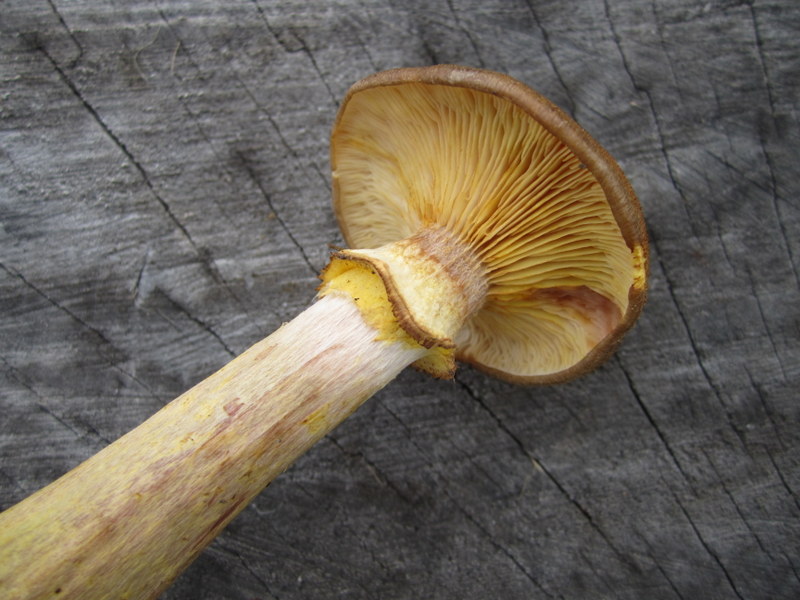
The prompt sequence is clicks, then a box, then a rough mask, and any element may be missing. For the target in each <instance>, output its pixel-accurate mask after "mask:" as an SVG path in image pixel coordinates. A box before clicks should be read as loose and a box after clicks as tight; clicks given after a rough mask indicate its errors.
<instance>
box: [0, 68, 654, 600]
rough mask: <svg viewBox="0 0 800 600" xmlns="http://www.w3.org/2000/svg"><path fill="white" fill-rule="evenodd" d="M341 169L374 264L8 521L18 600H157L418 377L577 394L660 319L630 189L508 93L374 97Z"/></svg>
mask: <svg viewBox="0 0 800 600" xmlns="http://www.w3.org/2000/svg"><path fill="white" fill-rule="evenodd" d="M331 163H332V169H333V183H334V209H335V212H336V216H337V218H338V220H339V223H340V226H341V228H342V231H343V234H344V237H345V239H346V241H347V242H348V244H349V245H350V246H351V247H355V248H360V249H356V250H341V251H337V252H335V253H334V254H333V255H332V258H331V261H330V263H329V265H328V266H327V267H326V268H325V270H324V271H323V273H322V274H321V279H322V284H321V286H320V289H319V297H318V300H317V302H316V303H314V304H313V305H312V306H311V307H310V308H308V309H307V310H306V311H304V312H303V313H301V314H300V315H299V316H298V317H296V318H295V319H294V320H293V321H291V322H290V323H288V324H285V325H283V326H282V327H281V328H280V329H278V330H277V331H276V332H275V333H273V334H272V335H270V336H269V337H267V338H266V339H264V340H262V341H261V342H258V343H257V344H255V345H254V346H253V347H251V348H250V349H249V350H247V351H246V352H244V353H243V354H242V355H240V356H239V357H237V358H236V359H234V360H233V361H232V362H231V363H229V364H228V365H226V366H225V367H223V368H222V369H221V370H220V371H218V372H217V373H215V374H213V375H212V376H210V377H209V378H208V379H206V380H205V381H203V382H201V383H199V384H198V385H196V386H195V387H194V388H192V389H190V390H189V391H188V392H186V393H184V394H183V395H181V396H179V397H178V398H177V399H176V400H174V401H173V402H171V403H170V404H168V405H167V406H165V407H164V408H163V409H162V410H160V411H159V412H158V413H156V414H155V415H154V416H152V417H151V418H150V419H148V420H147V421H145V422H144V423H143V424H142V425H140V426H139V427H137V428H136V429H134V430H133V431H131V432H130V433H128V434H127V435H125V436H123V437H122V438H120V439H119V440H117V441H116V442H114V443H113V444H111V445H110V446H108V447H107V448H105V449H104V450H102V451H101V452H99V453H98V454H97V455H95V456H94V457H92V458H90V459H89V460H87V461H86V462H84V463H83V464H81V465H79V466H78V467H76V468H75V469H73V470H72V471H70V472H69V473H67V474H66V475H64V476H63V477H61V478H60V479H58V480H57V481H55V482H53V483H52V484H50V485H49V486H47V487H45V488H43V489H42V490H40V491H38V492H37V493H35V494H33V495H32V496H30V497H29V498H27V499H25V500H23V501H22V502H20V503H19V504H17V505H16V506H14V507H12V508H10V509H9V510H7V511H6V512H4V513H2V514H0V590H2V592H3V593H2V596H3V597H4V598H40V597H42V598H43V597H50V596H53V595H58V596H59V597H60V598H82V599H87V598H107V597H125V598H151V597H155V596H157V595H158V594H159V593H160V592H161V591H162V590H163V589H164V588H165V587H166V586H167V585H169V583H170V582H171V581H172V579H174V577H176V576H177V575H178V574H179V573H180V572H181V571H182V570H183V569H184V568H185V567H186V566H187V565H188V564H189V563H190V562H191V561H192V560H193V559H194V558H195V557H196V556H197V555H198V554H199V553H200V551H201V550H202V549H203V548H204V547H205V546H206V545H207V544H208V543H209V542H210V541H211V540H212V539H213V538H214V537H215V536H216V535H217V534H218V533H219V532H220V531H221V530H222V529H223V528H224V527H225V525H226V524H227V523H228V522H229V521H230V520H231V519H233V517H234V516H235V515H236V514H237V513H238V512H239V511H240V510H241V509H242V508H243V507H244V506H245V505H246V504H247V502H248V501H249V500H251V499H252V498H253V497H254V496H255V495H256V494H257V493H259V492H260V491H261V490H262V489H263V488H264V487H265V486H266V485H267V484H268V483H269V482H270V481H272V479H273V478H274V477H276V476H277V475H278V474H280V473H281V472H282V471H284V470H285V469H286V468H288V466H289V465H290V464H291V463H292V462H293V461H294V460H295V459H296V458H297V457H298V456H300V455H301V454H302V453H303V452H305V451H306V450H307V449H308V448H309V447H310V446H311V445H312V444H313V443H314V442H316V441H317V440H318V439H319V438H321V437H322V436H323V435H325V434H326V433H327V432H329V431H330V430H331V429H332V428H333V427H335V426H336V425H337V424H338V423H340V422H341V421H342V420H343V419H344V418H346V417H347V416H348V415H349V414H350V413H351V412H352V411H354V410H355V409H356V408H358V406H360V405H361V404H362V403H363V402H364V401H365V400H366V399H367V398H369V397H370V396H371V395H373V394H374V393H375V392H376V391H378V390H379V389H381V388H382V387H384V386H385V385H386V384H387V383H389V382H390V381H391V380H392V379H393V378H394V377H395V376H396V375H397V374H398V373H399V372H400V371H401V370H402V369H403V368H405V367H406V366H407V365H409V364H412V363H413V364H414V365H415V366H416V367H418V368H420V369H422V370H424V371H427V372H429V373H431V374H432V375H434V376H436V377H443V378H447V377H452V376H453V373H454V371H455V361H456V359H458V360H463V361H466V362H469V363H472V364H474V365H475V366H476V367H478V368H480V369H483V370H485V371H487V372H489V373H491V374H493V375H496V376H498V377H501V378H504V379H507V380H510V381H514V382H521V383H551V382H560V381H565V380H567V379H569V378H572V377H575V376H577V375H579V374H581V373H584V372H586V371H588V370H590V369H592V368H593V367H595V366H596V365H598V364H599V363H600V362H601V361H602V360H603V359H605V358H606V357H607V356H608V355H609V354H610V353H611V352H612V351H613V349H614V348H615V347H616V345H617V344H618V342H619V340H620V338H621V336H622V334H623V333H624V332H625V331H626V330H627V329H628V328H629V327H630V326H631V325H632V324H633V322H634V321H635V320H636V318H637V316H638V315H639V313H640V311H641V309H642V305H643V303H644V300H645V293H646V279H647V239H646V234H645V228H644V222H643V219H642V216H641V210H640V207H639V204H638V202H637V200H636V197H635V195H634V193H633V190H632V189H631V187H630V185H629V184H628V182H627V180H626V179H625V176H624V175H623V174H622V172H621V170H620V169H619V167H618V166H617V164H616V163H615V162H614V160H613V159H612V158H611V157H610V156H609V155H608V154H607V153H606V152H605V151H604V150H603V149H602V148H601V147H600V145H599V144H598V143H597V142H596V141H594V140H593V139H592V138H591V137H590V136H589V135H588V134H587V133H586V132H585V131H584V130H583V129H581V128H580V127H579V126H578V125H577V124H576V123H575V122H574V121H572V120H571V119H570V118H569V117H568V116H567V115H565V114H564V113H563V112H562V111H560V110H559V109H558V108H556V107H555V106H554V105H553V104H551V103H550V102H548V101H547V100H546V99H544V98H543V97H541V96H540V95H539V94H537V93H536V92H534V91H532V90H530V89H529V88H527V87H525V86H524V85H522V84H521V83H519V82H517V81H515V80H513V79H511V78H509V77H506V76H503V75H500V74H497V73H492V72H489V71H482V70H476V69H470V68H464V67H456V66H444V65H441V66H434V67H427V68H411V69H396V70H391V71H386V72H383V73H379V74H376V75H373V76H371V77H367V78H366V79H364V80H362V81H360V82H358V83H356V84H355V85H354V86H353V87H352V88H351V89H350V91H349V92H348V94H347V96H346V98H345V100H344V102H343V104H342V106H341V108H340V110H339V114H338V117H337V119H336V123H335V125H334V129H333V133H332V138H331Z"/></svg>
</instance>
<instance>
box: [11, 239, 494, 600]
mask: <svg viewBox="0 0 800 600" xmlns="http://www.w3.org/2000/svg"><path fill="white" fill-rule="evenodd" d="M437 236H438V237H437ZM433 237H435V238H436V239H438V240H439V242H440V243H438V246H437V245H436V244H432V243H429V242H430V240H431V239H432V238H431V236H427V237H426V236H425V235H423V236H422V237H421V238H420V236H416V237H413V238H410V240H404V241H401V242H398V243H396V244H393V245H390V247H385V248H383V249H379V251H378V255H379V256H381V257H383V258H386V259H387V260H389V261H390V263H391V265H390V269H389V271H387V272H386V273H383V272H380V273H379V272H378V271H379V270H380V269H379V268H375V269H373V268H372V267H373V266H374V265H378V264H379V263H380V265H379V266H380V268H384V267H385V266H386V264H385V263H382V262H381V261H379V260H378V259H375V261H376V262H375V263H372V262H370V259H368V258H363V260H362V259H358V260H355V261H351V260H349V259H336V258H334V260H333V262H332V265H331V266H329V268H328V269H326V275H325V276H324V279H325V284H323V290H322V292H321V295H322V297H321V298H320V299H319V301H318V302H316V303H315V304H314V305H312V306H311V307H310V308H309V309H307V310H306V311H305V312H303V313H302V314H300V315H299V316H298V317H297V318H295V319H294V320H293V321H292V322H290V323H288V324H285V325H284V326H282V327H281V328H280V329H278V330H277V331H276V332H275V333H273V334H272V335H270V336H269V337H267V338H266V339H264V340H262V341H261V342H258V343H257V344H256V345H254V346H253V347H252V348H250V349H249V350H247V351H246V352H245V353H244V354H242V355H240V356H239V357H237V358H236V359H234V360H233V361H232V362H230V363H229V364H228V365H226V366H225V367H223V368H222V369H221V370H219V371H218V372H217V373H215V374H213V375H212V376H210V377H209V378H208V379H206V380H205V381H203V382H201V383H199V384H198V385H196V386H195V387H194V388H192V389H190V390H189V391H188V392H186V393H184V394H183V395H181V396H180V397H178V398H177V399H176V400H174V401H173V402H171V403H170V404H168V405H167V406H165V407H164V408H163V409H162V410H160V411H159V412H158V413H156V414H155V415H153V416H152V417H151V418H150V419H148V420H147V421H146V422H144V423H143V424H142V425H140V426H139V427H137V428H136V429H134V430H133V431H131V432H130V433H128V434H127V435H125V436H123V437H121V438H120V439H119V440H117V441H116V442H114V443H113V444H111V445H110V446H108V447H107V448H105V449H104V450H102V451H101V452H99V453H98V454H97V455H95V456H94V457H92V458H90V459H89V460H87V461H86V462H84V463H83V464H81V465H79V466H78V467H76V468H75V469H73V470H72V471H70V472H69V473H67V474H66V475H64V476H63V477H61V478H60V479H58V480H57V481H55V482H53V483H52V484H50V485H49V486H47V487H45V488H43V489H42V490H40V491H38V492H37V493H35V494H33V495H32V496H30V497H29V498H27V499H26V500H23V501H22V502H20V503H19V504H17V505H16V506H14V507H12V508H10V509H9V510H7V511H6V512H4V513H2V514H0V590H2V592H3V593H2V596H3V598H10V599H11V598H25V599H30V598H50V597H52V596H58V597H59V598H81V599H88V598H98V599H99V598H111V597H114V598H152V597H155V596H156V595H158V593H159V592H160V591H162V590H163V589H164V588H165V587H166V586H167V585H168V584H169V583H170V582H171V581H172V580H173V579H174V578H175V577H176V576H177V575H178V574H179V573H180V572H181V571H182V570H183V569H184V568H185V567H186V566H188V565H189V563H190V562H191V561H192V560H193V559H194V558H195V557H196V556H197V555H198V554H199V553H200V551H201V550H202V549H203V548H204V547H205V546H206V545H207V544H208V543H210V542H211V540H213V539H214V537H215V536H216V535H217V534H218V533H219V532H220V531H221V530H222V529H223V528H224V527H225V525H227V523H228V522H229V521H230V520H231V519H233V518H234V517H235V516H236V514H238V513H239V511H240V510H242V508H244V506H245V505H246V504H247V503H248V502H249V501H250V500H251V499H252V498H253V497H254V496H255V495H256V494H257V493H258V492H260V491H261V490H262V489H263V488H264V487H265V486H266V485H267V484H268V483H269V482H270V481H272V480H273V479H274V478H275V477H276V476H277V475H279V474H280V473H282V472H283V471H285V470H286V469H287V468H288V467H289V465H290V464H291V463H292V462H293V461H294V460H296V459H297V458H298V457H299V456H300V455H301V454H303V453H304V452H305V451H306V450H307V449H308V448H309V447H310V446H311V445H312V444H314V443H315V442H316V441H317V440H319V439H320V438H321V437H322V436H323V435H325V434H326V433H328V432H329V431H330V430H331V429H333V428H334V427H335V426H336V425H338V424H339V423H340V422H341V421H342V420H344V419H345V418H346V417H347V416H348V415H350V414H351V413H352V412H353V411H354V410H355V409H356V408H358V407H359V406H360V405H361V404H362V403H363V402H364V401H365V400H366V399H367V398H369V397H370V396H372V395H373V394H374V393H375V392H377V391H378V390H380V389H381V388H382V387H384V386H385V385H386V384H387V383H389V382H390V381H391V380H392V379H394V377H395V376H396V375H397V374H398V373H399V372H400V371H401V370H402V369H404V368H405V367H406V366H407V365H409V364H411V363H412V362H415V361H417V363H418V364H419V365H420V366H421V367H422V368H428V367H427V366H426V362H425V361H426V360H428V357H430V356H431V355H435V353H436V352H438V351H439V350H441V348H438V346H437V343H438V342H437V338H435V337H428V338H425V339H424V340H423V341H424V344H423V343H420V342H419V341H418V340H417V339H416V338H415V337H414V336H415V333H416V332H415V331H411V332H409V331H408V330H407V327H406V324H404V322H403V320H404V318H405V317H408V315H407V314H406V312H405V311H406V310H407V309H408V306H407V304H408V303H409V302H411V303H412V304H413V306H412V307H411V309H412V310H411V315H412V317H413V318H416V319H418V320H419V319H420V318H421V322H422V323H423V324H424V323H426V321H425V313H426V312H432V313H435V314H436V315H437V317H436V318H434V319H433V320H432V321H431V322H432V323H433V324H434V325H437V324H439V323H445V324H446V325H447V326H448V327H451V328H452V327H456V328H458V327H460V326H461V324H462V323H463V319H464V318H466V316H467V315H468V314H469V312H470V311H471V310H474V307H476V306H479V305H480V303H481V302H482V299H483V296H482V294H483V293H484V291H485V290H484V288H485V286H482V285H477V286H475V285H473V286H471V287H470V286H469V285H467V286H466V288H464V289H461V288H460V287H459V286H461V285H462V284H464V277H463V276H460V275H458V273H462V272H465V267H464V260H465V255H464V252H463V251H462V250H459V249H458V247H457V244H455V245H454V243H451V242H452V240H450V241H448V240H449V238H448V237H447V235H445V234H444V233H442V232H439V233H436V234H434V235H433ZM426 240H427V241H426ZM434 246H435V247H434ZM436 248H438V249H436ZM364 252H366V253H367V254H369V252H370V251H364ZM448 257H449V258H448ZM456 259H457V260H456ZM448 261H449V262H448ZM454 261H456V262H459V263H460V265H459V266H458V268H456V266H454V265H453V264H451V263H453V262H454ZM337 264H338V265H339V266H343V268H341V269H339V271H340V272H339V273H338V274H336V273H335V272H336V271H337V269H335V268H334V269H332V268H331V267H332V266H333V265H337ZM448 264H449V265H450V266H448ZM354 265H355V268H353V267H354ZM477 265H478V263H475V267H476V268H477ZM415 272H416V273H417V275H418V276H419V277H422V279H415V277H414V276H412V274H413V273H415ZM392 273H395V274H396V273H400V274H401V275H402V276H401V277H399V279H394V278H392ZM454 274H455V275H454ZM379 275H380V276H379ZM462 275H463V273H462ZM454 277H455V279H454ZM468 279H469V278H468ZM472 279H475V281H479V280H482V279H481V276H480V273H479V269H478V272H477V273H476V274H474V277H472ZM454 282H455V283H454ZM420 283H423V284H425V286H427V287H425V286H423V287H422V288H420ZM389 285H391V286H392V288H391V290H389V289H388V288H389ZM398 285H399V286H400V289H399V291H398ZM409 286H410V288H411V290H410V291H408V290H404V289H402V288H403V287H409ZM415 286H416V287H415ZM473 288H474V289H473ZM420 289H422V291H424V292H425V293H424V298H422V301H420V298H419V297H418V296H419V293H420ZM387 292H390V293H388V294H387ZM392 294H397V295H398V298H392V297H391V296H392ZM401 300H403V302H404V304H402V305H400V304H398V302H400V301H401ZM441 307H445V309H446V310H445V313H447V314H446V315H445V317H442V315H441V314H440V313H441V312H442V311H441V310H440V308H441ZM437 311H438V312H437ZM453 311H455V313H453ZM450 313H453V314H450ZM397 315H401V316H402V317H403V318H401V317H398V316H397ZM406 320H408V319H406ZM412 320H413V319H412ZM434 333H436V332H434ZM437 335H438V334H437ZM439 342H441V344H443V345H445V346H447V344H450V345H451V346H452V341H450V340H449V338H447V337H443V338H441V339H440V340H439ZM445 350H446V352H449V354H448V355H447V357H448V359H449V360H450V361H451V362H452V354H453V352H452V348H445ZM435 362H436V361H435V360H434V363H435ZM428 370H433V369H430V368H429V369H428ZM447 373H448V371H446V370H445V371H444V375H447ZM435 374H440V375H441V374H442V373H435Z"/></svg>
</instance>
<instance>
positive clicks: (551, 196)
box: [332, 82, 645, 381]
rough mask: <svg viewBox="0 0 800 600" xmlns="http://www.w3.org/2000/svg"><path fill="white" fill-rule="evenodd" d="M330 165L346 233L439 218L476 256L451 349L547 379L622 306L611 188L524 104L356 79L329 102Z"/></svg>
mask: <svg viewBox="0 0 800 600" xmlns="http://www.w3.org/2000/svg"><path fill="white" fill-rule="evenodd" d="M530 93H531V94H532V95H535V93H534V92H532V91H531V92H530ZM536 98H538V95H535V98H534V100H535V99H536ZM542 101H543V102H546V101H544V100H543V99H542ZM549 106H551V105H549V104H548V109H549ZM553 110H557V109H553ZM564 118H565V119H568V117H566V116H564ZM570 122H571V121H570ZM574 127H575V129H576V130H579V127H578V126H577V125H575V126H574ZM581 132H582V130H581ZM586 137H587V138H588V136H586ZM589 139H590V138H589ZM592 143H593V142H592ZM605 156H607V155H605V154H604V153H603V157H605ZM608 160H609V161H611V162H613V161H612V160H611V159H610V157H608ZM332 166H333V178H334V197H335V201H334V202H335V208H336V212H337V216H338V217H339V221H340V224H341V227H342V230H343V232H344V234H345V239H346V240H347V242H348V244H350V246H351V247H355V248H375V247H377V246H381V245H383V244H386V243H389V242H392V241H395V240H399V239H403V238H408V237H410V236H412V235H414V234H416V233H417V232H419V231H421V230H424V229H429V228H432V227H444V228H446V229H447V230H448V231H450V232H451V233H452V234H454V235H455V236H456V237H457V238H458V239H459V240H460V241H461V242H463V243H465V244H466V245H468V246H469V247H470V248H471V249H472V251H473V252H474V253H475V255H476V256H477V257H478V259H479V260H480V261H481V263H482V264H483V267H484V269H485V272H486V276H487V281H488V292H487V296H486V301H485V304H484V305H483V307H482V309H481V310H480V311H478V312H477V313H476V314H475V315H474V316H473V317H472V318H471V319H470V320H469V321H468V322H467V323H466V324H465V326H464V327H463V328H462V330H461V331H460V332H459V334H458V336H457V339H456V352H457V356H458V358H459V359H461V360H465V361H467V362H471V363H474V364H476V365H477V366H479V367H482V368H484V369H486V370H488V371H490V372H493V373H494V374H496V375H498V376H501V377H505V378H507V379H512V380H517V381H520V380H523V381H538V380H542V381H549V380H553V379H559V378H560V377H558V376H557V374H558V373H561V372H564V371H565V370H566V371H570V372H571V371H572V370H573V368H574V367H575V366H576V365H578V364H579V363H581V361H584V360H585V359H586V358H587V356H588V355H590V354H591V353H592V351H593V349H594V348H596V347H597V346H598V345H600V344H601V343H602V342H603V341H604V340H607V338H608V337H610V334H612V333H613V332H615V330H616V329H617V328H619V327H620V325H621V323H622V322H623V321H624V320H625V318H626V313H627V312H628V309H629V297H630V295H631V290H632V286H634V285H635V284H636V282H637V281H639V280H641V279H643V278H642V277H641V271H642V269H644V268H645V265H644V261H643V260H642V259H641V253H642V250H641V248H640V247H637V245H636V244H634V243H633V242H631V241H630V240H629V241H626V237H625V236H624V235H623V232H622V231H621V229H620V225H619V224H618V220H617V218H618V217H619V214H615V212H614V210H613V207H612V205H611V203H612V202H614V201H615V199H614V198H609V195H608V194H607V191H606V190H604V188H603V186H602V185H601V183H600V182H599V181H598V178H597V177H595V175H594V174H593V173H592V171H591V170H590V169H589V168H588V167H587V165H585V164H584V162H583V161H582V160H581V159H580V158H579V157H578V156H577V155H576V153H575V152H574V151H573V150H572V149H571V148H570V147H568V146H567V144H566V143H565V142H564V141H562V140H561V139H559V137H557V136H556V135H554V134H553V133H551V131H550V130H548V128H546V127H545V126H544V125H543V124H542V123H541V122H540V121H539V120H538V119H536V118H534V116H533V115H532V114H531V110H530V109H529V108H528V107H525V108H523V107H521V106H520V105H518V104H517V103H515V102H513V101H509V99H508V98H506V97H504V96H503V95H498V94H493V93H489V92H487V91H484V90H481V89H471V88H468V87H462V86H456V85H451V84H449V83H440V84H436V83H420V82H402V83H396V84H386V85H376V86H375V87H365V88H364V89H360V90H357V91H356V92H355V93H352V94H351V95H350V96H349V97H348V100H347V103H346V106H343V107H342V110H341V111H340V114H339V118H338V120H337V124H336V126H335V130H334V135H333V138H332ZM620 175H621V174H620ZM634 201H635V200H634ZM618 212H619V211H618ZM623 212H624V211H623ZM637 214H638V213H637ZM637 312H638V311H637ZM625 328H626V327H625ZM606 345H608V344H606ZM582 370H584V369H581V371H582ZM554 375H555V377H554Z"/></svg>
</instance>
